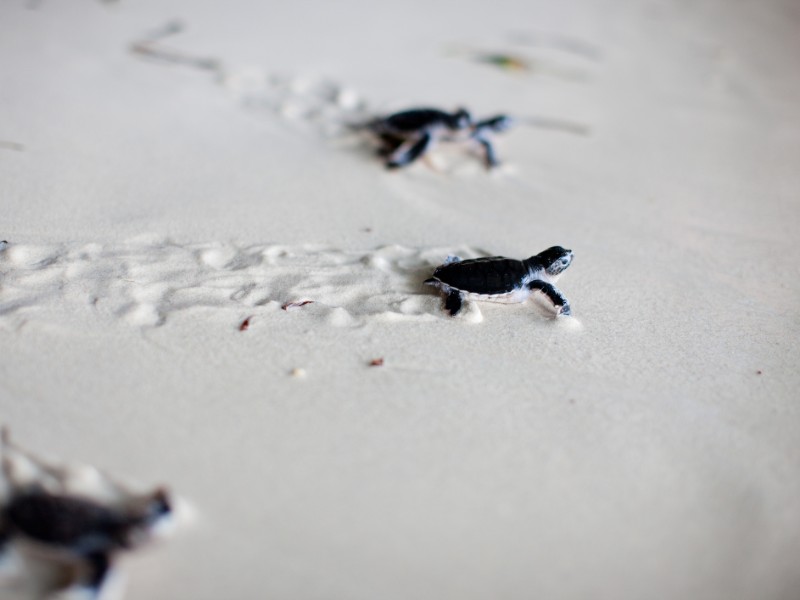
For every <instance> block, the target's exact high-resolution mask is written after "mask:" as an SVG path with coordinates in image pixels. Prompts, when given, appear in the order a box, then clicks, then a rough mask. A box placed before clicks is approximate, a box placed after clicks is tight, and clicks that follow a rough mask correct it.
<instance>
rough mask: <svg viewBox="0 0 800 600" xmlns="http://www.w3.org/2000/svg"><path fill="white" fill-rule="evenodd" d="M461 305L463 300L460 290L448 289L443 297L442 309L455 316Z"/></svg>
mask: <svg viewBox="0 0 800 600" xmlns="http://www.w3.org/2000/svg"><path fill="white" fill-rule="evenodd" d="M463 305H464V300H463V298H462V297H461V292H459V291H457V290H450V291H449V292H448V293H447V297H446V298H445V299H444V309H445V310H446V311H447V312H449V313H450V316H451V317H455V316H456V315H457V314H458V313H459V311H460V310H461V307H462V306H463Z"/></svg>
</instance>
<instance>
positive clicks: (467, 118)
mask: <svg viewBox="0 0 800 600" xmlns="http://www.w3.org/2000/svg"><path fill="white" fill-rule="evenodd" d="M447 127H449V128H450V129H453V130H454V131H458V130H460V129H467V128H469V127H472V115H471V114H469V111H468V110H467V109H466V108H459V109H458V110H457V111H456V112H454V113H453V114H451V115H448V116H447Z"/></svg>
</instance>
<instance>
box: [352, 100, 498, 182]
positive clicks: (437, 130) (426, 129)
mask: <svg viewBox="0 0 800 600" xmlns="http://www.w3.org/2000/svg"><path fill="white" fill-rule="evenodd" d="M511 125H512V121H511V118H510V117H507V116H506V115H497V116H495V117H491V118H489V119H484V120H482V121H477V122H475V121H473V120H472V115H470V113H469V112H468V111H466V110H465V109H463V108H460V109H458V110H457V111H456V112H454V113H448V112H445V111H442V110H438V109H435V108H414V109H411V110H404V111H402V112H398V113H394V114H392V115H389V116H387V117H382V118H380V119H376V120H374V121H372V122H371V123H369V124H368V125H367V127H368V129H369V130H370V131H371V132H372V133H374V134H375V135H376V136H377V137H378V139H379V140H380V142H381V144H382V145H381V148H380V150H379V154H380V155H381V156H383V157H384V158H385V159H386V166H387V168H389V169H396V168H399V167H405V166H407V165H410V164H411V163H412V162H414V161H415V160H417V159H418V158H419V157H420V156H422V155H423V154H425V152H427V151H428V150H430V148H431V147H432V146H433V144H434V142H436V141H448V142H458V141H476V142H478V143H479V144H480V145H481V146H482V147H483V150H484V153H485V157H486V166H487V167H489V168H492V167H496V166H497V165H498V164H499V162H498V160H497V156H496V155H495V152H494V148H493V147H492V142H491V141H490V139H489V137H490V135H491V134H492V133H496V132H499V131H505V130H506V129H508V128H509V127H511Z"/></svg>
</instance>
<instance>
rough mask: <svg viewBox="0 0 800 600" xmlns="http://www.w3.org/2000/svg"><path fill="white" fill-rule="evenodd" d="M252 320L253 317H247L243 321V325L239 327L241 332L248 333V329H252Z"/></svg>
mask: <svg viewBox="0 0 800 600" xmlns="http://www.w3.org/2000/svg"><path fill="white" fill-rule="evenodd" d="M252 318H253V317H252V316H250V317H247V318H246V319H245V320H244V321H242V324H241V325H239V331H247V330H248V328H249V327H250V319H252Z"/></svg>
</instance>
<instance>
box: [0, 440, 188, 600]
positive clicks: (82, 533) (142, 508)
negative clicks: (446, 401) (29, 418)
mask: <svg viewBox="0 0 800 600" xmlns="http://www.w3.org/2000/svg"><path fill="white" fill-rule="evenodd" d="M2 448H3V457H2V472H3V476H4V479H5V485H6V487H7V489H8V494H7V495H8V497H7V499H5V501H4V502H3V504H2V505H0V555H2V553H3V551H4V550H5V547H6V546H7V545H8V544H9V543H12V542H16V541H22V542H24V544H25V545H26V547H29V548H30V549H33V550H35V551H37V553H38V554H39V555H41V556H43V557H47V558H48V559H49V560H51V561H54V562H55V563H56V564H60V565H62V566H63V567H67V568H68V570H70V571H76V573H75V580H74V581H70V582H69V584H70V585H75V586H76V587H81V588H84V589H86V590H87V591H88V592H89V596H90V597H91V598H93V599H94V598H100V597H102V592H103V587H104V584H105V583H106V580H107V578H108V575H109V573H110V571H111V568H112V565H113V562H114V558H115V557H116V555H117V554H119V553H120V552H122V551H124V550H130V549H133V548H137V547H139V546H140V545H142V544H144V543H145V542H146V541H148V539H149V538H150V537H151V536H152V534H153V532H154V531H155V530H156V528H157V527H158V526H159V524H160V523H161V522H163V521H164V520H165V519H167V518H168V517H169V516H170V515H171V513H172V502H171V499H170V496H169V495H168V493H167V491H166V490H165V489H164V488H158V489H156V490H155V491H153V492H151V493H147V494H143V495H130V497H129V498H127V500H126V502H124V503H123V504H121V505H119V506H114V505H110V504H105V503H101V502H99V501H96V500H93V499H90V498H88V497H84V496H81V495H77V494H74V493H70V492H68V491H67V490H66V489H65V486H66V479H67V474H66V473H65V472H63V471H62V470H61V469H59V468H56V467H52V466H50V465H46V464H45V463H43V462H42V461H40V460H39V459H37V458H35V457H34V456H32V455H30V454H27V455H25V456H26V458H27V460H28V462H29V463H31V464H32V465H34V466H36V467H37V468H38V469H40V470H41V471H42V472H44V473H45V474H46V475H47V476H48V479H49V480H52V482H55V483H57V484H58V488H59V489H57V490H55V491H54V490H51V489H48V488H45V487H44V485H43V484H42V483H41V482H26V483H23V482H20V481H19V478H18V476H17V473H16V471H15V466H14V464H13V462H12V460H11V457H10V455H9V451H10V449H11V442H10V440H9V433H8V430H7V429H5V428H4V429H3V430H2ZM16 451H17V452H20V451H19V449H18V448H17V449H16ZM108 483H109V484H110V485H113V482H108ZM116 487H118V488H119V489H120V490H122V488H121V487H120V486H118V485H117V486H116ZM74 567H78V568H77V569H75V568H74Z"/></svg>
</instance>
